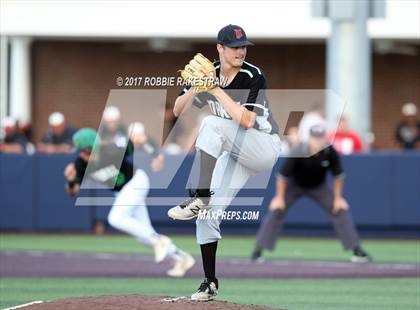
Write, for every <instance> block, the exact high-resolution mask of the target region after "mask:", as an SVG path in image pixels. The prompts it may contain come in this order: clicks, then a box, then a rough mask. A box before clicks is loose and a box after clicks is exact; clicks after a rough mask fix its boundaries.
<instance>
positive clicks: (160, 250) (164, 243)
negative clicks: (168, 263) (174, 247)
mask: <svg viewBox="0 0 420 310" xmlns="http://www.w3.org/2000/svg"><path fill="white" fill-rule="evenodd" d="M171 244H172V241H171V239H169V238H168V237H166V236H163V235H161V236H160V238H159V239H158V240H157V241H156V243H155V245H154V247H153V249H154V251H155V262H156V263H160V262H161V261H163V260H164V259H165V257H166V256H167V255H168V250H169V246H170V245H171Z"/></svg>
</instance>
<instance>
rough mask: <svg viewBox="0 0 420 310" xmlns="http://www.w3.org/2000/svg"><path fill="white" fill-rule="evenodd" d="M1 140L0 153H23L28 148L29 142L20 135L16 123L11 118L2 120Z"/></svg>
mask: <svg viewBox="0 0 420 310" xmlns="http://www.w3.org/2000/svg"><path fill="white" fill-rule="evenodd" d="M2 130H3V134H4V136H3V138H2V139H0V152H1V153H24V152H26V148H27V147H28V146H29V141H28V139H27V138H26V137H25V135H24V134H22V133H21V132H20V131H19V129H18V126H17V121H16V119H15V118H13V117H10V116H9V117H5V118H4V119H3V120H2Z"/></svg>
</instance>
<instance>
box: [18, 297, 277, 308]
mask: <svg viewBox="0 0 420 310" xmlns="http://www.w3.org/2000/svg"><path fill="white" fill-rule="evenodd" d="M22 309H25V310H56V309H60V310H88V309H89V310H95V309H98V310H99V309H100V310H111V309H112V310H114V309H121V310H122V309H124V310H126V309H138V310H176V309H180V310H189V309H200V310H207V309H209V310H210V309H211V310H239V309H240V310H273V309H274V308H269V307H264V306H256V305H241V304H237V303H232V302H227V301H217V300H214V301H209V302H195V301H191V300H189V299H188V298H186V297H184V298H183V297H178V298H173V297H164V296H144V295H138V294H136V295H122V296H95V297H75V298H65V299H60V300H55V301H50V302H45V303H41V304H36V305H31V306H28V307H24V308H22Z"/></svg>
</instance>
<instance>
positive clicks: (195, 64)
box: [180, 53, 217, 93]
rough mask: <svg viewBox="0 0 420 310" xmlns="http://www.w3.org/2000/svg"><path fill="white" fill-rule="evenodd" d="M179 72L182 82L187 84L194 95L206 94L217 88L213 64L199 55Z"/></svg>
mask: <svg viewBox="0 0 420 310" xmlns="http://www.w3.org/2000/svg"><path fill="white" fill-rule="evenodd" d="M180 72H181V77H182V78H183V80H184V81H186V82H188V83H189V84H190V85H191V86H192V88H193V89H194V92H196V93H202V92H206V91H209V90H211V89H213V88H215V87H216V86H217V83H216V69H215V68H214V65H213V63H212V62H211V61H210V60H208V59H207V58H206V57H204V56H203V55H202V54H200V53H198V54H197V55H195V56H194V58H193V59H191V60H190V62H189V63H188V64H187V65H186V66H185V68H184V70H180Z"/></svg>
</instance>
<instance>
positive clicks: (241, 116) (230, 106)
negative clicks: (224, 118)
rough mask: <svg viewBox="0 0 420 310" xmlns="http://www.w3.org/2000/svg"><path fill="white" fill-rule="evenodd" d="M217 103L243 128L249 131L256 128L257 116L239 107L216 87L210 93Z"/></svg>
mask: <svg viewBox="0 0 420 310" xmlns="http://www.w3.org/2000/svg"><path fill="white" fill-rule="evenodd" d="M209 93H210V94H212V95H213V96H214V97H216V99H217V101H218V102H220V103H221V104H222V105H223V107H224V108H225V110H226V112H228V113H229V115H230V116H231V117H232V119H233V120H234V121H236V122H237V123H238V124H239V125H241V126H242V127H243V128H246V129H249V128H252V127H254V124H255V119H256V116H257V115H256V114H255V113H254V112H252V111H249V110H247V109H246V108H244V107H243V106H241V105H239V104H238V103H236V102H235V101H233V99H232V98H231V97H230V96H229V95H228V94H227V93H226V92H225V91H224V90H223V89H221V88H220V87H216V88H214V89H212V90H211V91H209Z"/></svg>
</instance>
